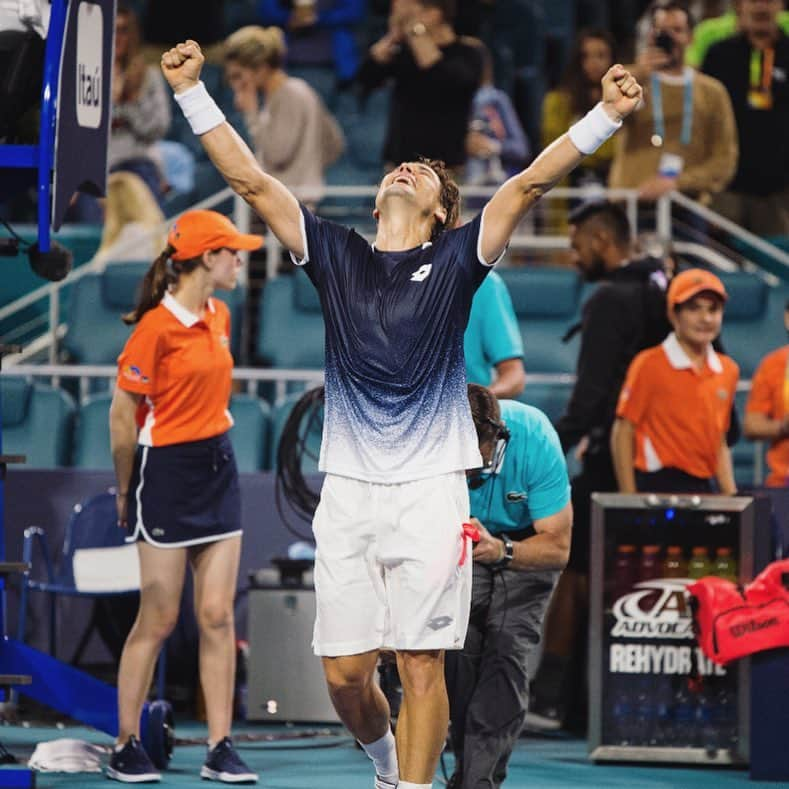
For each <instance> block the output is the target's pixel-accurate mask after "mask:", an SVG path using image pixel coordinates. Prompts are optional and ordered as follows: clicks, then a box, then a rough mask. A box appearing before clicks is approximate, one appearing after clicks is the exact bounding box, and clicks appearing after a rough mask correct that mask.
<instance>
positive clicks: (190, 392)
mask: <svg viewBox="0 0 789 789" xmlns="http://www.w3.org/2000/svg"><path fill="white" fill-rule="evenodd" d="M262 243H263V239H262V237H261V236H252V235H244V234H242V233H239V231H238V230H237V229H236V228H235V227H234V226H233V223H232V222H230V220H229V219H227V218H226V217H224V216H222V215H221V214H218V213H216V212H214V211H198V210H195V211H187V212H186V213H185V214H184V215H183V216H181V217H180V218H179V219H178V220H177V221H176V223H175V224H174V225H173V226H172V228H171V229H170V232H169V235H168V238H167V247H166V248H165V250H164V251H163V252H162V254H161V255H159V257H158V258H157V259H156V260H155V261H154V263H153V264H152V265H151V267H150V269H149V270H148V272H147V274H146V275H145V278H144V279H143V283H142V291H141V294H140V298H139V301H138V303H137V306H136V308H135V309H134V310H133V311H132V312H131V313H130V314H129V315H126V316H124V320H125V321H126V323H130V324H132V325H133V326H134V331H133V332H132V334H131V336H130V337H129V339H128V341H127V343H126V346H125V347H124V349H123V351H122V353H121V355H120V356H119V357H118V378H117V385H116V388H115V393H114V395H113V399H112V405H111V407H110V440H111V444H112V458H113V463H114V465H115V474H116V477H117V480H118V493H117V498H118V523H119V526H121V527H125V528H127V529H128V532H129V535H128V537H127V541H128V542H136V543H137V550H138V554H139V559H140V608H139V611H138V613H137V619H136V621H135V623H134V626H133V627H132V629H131V632H130V633H129V636H128V638H127V639H126V644H125V645H124V648H123V654H122V656H121V662H120V667H119V670H118V709H119V726H118V739H117V746H116V748H115V750H114V752H113V754H112V757H111V759H110V764H109V767H108V768H107V775H108V777H110V778H113V779H115V780H118V781H122V782H124V783H139V782H142V781H158V780H159V779H160V778H161V776H160V775H159V773H158V772H157V771H156V769H155V767H154V766H153V764H152V763H151V761H150V759H149V758H148V755H147V754H146V752H145V750H144V748H143V747H142V745H141V744H140V739H139V738H140V714H141V711H142V706H143V702H144V701H145V698H146V696H147V694H148V689H149V687H150V684H151V677H152V675H153V669H154V665H155V663H156V658H157V656H158V654H159V650H160V649H161V648H162V645H163V643H164V641H165V639H166V638H167V636H168V634H169V633H170V631H171V630H172V628H173V627H174V625H175V623H176V621H177V619H178V609H179V605H180V600H181V591H182V588H183V584H184V575H185V572H186V564H187V561H188V562H189V563H190V565H191V567H192V572H193V574H194V587H195V611H196V614H197V623H198V627H199V631H200V680H201V685H202V688H203V693H204V695H205V702H206V713H207V717H208V755H207V758H206V761H205V764H204V765H203V767H202V769H201V771H200V775H201V777H202V778H207V779H209V780H218V781H223V782H227V783H239V782H251V781H256V780H257V775H256V774H255V773H253V772H252V771H251V770H250V769H249V768H248V767H247V766H246V765H245V764H244V762H243V761H242V760H241V758H240V757H239V756H238V754H237V753H236V752H235V750H234V748H233V744H232V742H231V740H230V737H229V735H230V724H231V721H232V707H233V705H232V699H233V685H234V675H235V633H234V628H233V600H234V597H235V590H236V576H237V575H238V564H239V557H240V553H241V506H240V498H239V486H238V471H237V469H236V462H235V458H234V456H233V447H232V445H231V443H230V439H229V438H228V435H227V431H228V430H229V429H230V427H232V425H233V419H232V417H231V416H230V412H229V411H228V402H229V400H230V388H231V373H232V369H233V357H232V356H231V355H230V348H229V338H230V315H229V312H228V309H227V306H226V305H225V304H224V303H223V302H221V301H219V300H217V299H215V298H213V297H212V295H211V294H212V293H213V291H214V290H215V289H217V288H218V289H221V290H232V289H233V288H234V287H235V286H236V278H237V276H238V271H239V268H240V265H241V263H240V260H239V257H238V251H239V250H242V249H243V250H253V249H258V248H259V247H260V246H261V244H262Z"/></svg>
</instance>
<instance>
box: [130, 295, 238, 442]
mask: <svg viewBox="0 0 789 789" xmlns="http://www.w3.org/2000/svg"><path fill="white" fill-rule="evenodd" d="M232 371H233V357H232V355H231V353H230V312H229V310H228V308H227V305H226V304H224V303H223V302H221V301H219V300H218V299H213V298H210V299H208V302H207V304H206V308H205V310H204V311H203V314H202V315H200V316H197V315H194V314H193V313H191V312H190V311H189V310H187V309H186V308H185V307H182V306H181V305H180V304H179V303H178V302H177V301H176V300H175V298H174V297H173V296H172V295H171V294H170V293H166V294H165V296H164V298H163V299H162V301H161V302H160V303H159V304H158V305H157V306H156V307H154V308H153V309H151V310H149V311H148V312H146V313H145V315H143V317H142V320H140V322H139V323H138V324H137V325H136V326H135V328H134V331H133V332H132V334H131V336H130V337H129V339H128V341H127V342H126V346H125V347H124V349H123V351H122V353H121V355H120V356H119V357H118V378H117V385H118V386H119V387H120V388H121V389H123V390H125V391H127V392H133V393H134V394H139V395H142V396H143V399H142V401H141V402H140V407H139V409H138V411H137V423H138V426H139V428H140V433H139V439H138V441H139V443H140V444H142V445H144V446H165V445H168V444H181V443H184V442H187V441H199V440H201V439H204V438H211V437H213V436H217V435H220V434H222V433H225V432H227V431H228V430H229V429H230V428H231V427H232V425H233V418H232V417H231V416H230V411H229V410H228V403H229V402H230V389H231V379H232Z"/></svg>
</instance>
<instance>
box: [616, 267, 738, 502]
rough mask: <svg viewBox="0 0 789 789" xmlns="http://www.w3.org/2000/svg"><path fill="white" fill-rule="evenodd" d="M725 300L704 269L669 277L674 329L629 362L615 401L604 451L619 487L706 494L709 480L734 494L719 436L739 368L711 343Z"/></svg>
mask: <svg viewBox="0 0 789 789" xmlns="http://www.w3.org/2000/svg"><path fill="white" fill-rule="evenodd" d="M726 298H727V296H726V289H725V288H724V286H723V283H722V282H721V281H720V280H719V279H718V278H717V277H716V276H715V275H714V274H712V273H710V272H709V271H705V270H703V269H688V270H687V271H683V272H682V273H680V274H678V275H677V276H676V277H674V279H673V280H672V281H671V285H670V286H669V289H668V295H667V303H668V316H669V320H670V321H671V324H672V326H673V327H674V331H673V332H672V333H671V334H670V335H669V336H668V337H667V338H666V339H665V340H664V341H663V343H662V344H661V345H658V346H656V347H654V348H649V349H647V350H645V351H642V352H641V353H639V354H638V356H636V358H635V359H633V363H632V364H631V365H630V368H629V369H628V371H627V378H626V379H625V383H624V386H623V387H622V392H621V394H620V396H619V402H618V404H617V409H616V421H615V422H614V427H613V430H612V432H611V452H612V455H613V458H614V468H615V470H616V478H617V483H618V486H619V490H620V492H622V493H635V492H636V491H645V492H651V491H656V492H672V493H675V492H682V491H687V492H696V493H711V492H713V491H715V489H716V484H715V483H717V490H718V491H720V492H721V493H724V494H727V495H734V494H735V493H736V492H737V486H736V484H735V482H734V471H733V469H732V460H731V452H730V450H729V447H728V445H727V443H726V433H727V431H728V429H729V420H730V416H731V409H732V404H733V403H734V394H735V391H736V389H737V378H738V376H739V368H738V367H737V365H736V363H735V362H734V361H733V360H732V359H730V358H729V357H728V356H725V355H723V354H718V353H716V352H715V351H714V350H713V348H712V343H713V341H714V340H715V339H716V338H717V337H718V335H719V334H720V330H721V323H722V322H723V306H724V303H725V302H726ZM677 404H681V407H679V408H678V407H677Z"/></svg>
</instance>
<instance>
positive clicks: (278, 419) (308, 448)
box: [269, 392, 323, 474]
mask: <svg viewBox="0 0 789 789" xmlns="http://www.w3.org/2000/svg"><path fill="white" fill-rule="evenodd" d="M302 394H303V393H302V392H297V393H296V394H292V395H289V396H288V397H286V398H284V399H283V400H281V401H280V402H279V403H277V404H276V405H275V406H274V410H273V412H272V420H271V421H272V440H271V456H270V461H269V466H270V467H271V468H272V469H276V468H277V450H278V449H279V441H280V438H281V437H282V431H283V429H284V428H285V423H286V422H287V421H288V417H289V416H290V412H291V411H292V410H293V406H295V405H296V403H297V402H298V400H299V398H300V397H301V396H302ZM322 436H323V408H321V409H320V411H319V413H318V414H317V416H316V417H315V418H314V419H307V418H305V419H302V421H301V424H300V426H299V437H300V438H301V440H302V441H303V453H302V461H301V471H302V473H303V474H316V473H317V472H318V458H319V457H320V451H321V438H322Z"/></svg>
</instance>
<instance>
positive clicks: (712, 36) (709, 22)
mask: <svg viewBox="0 0 789 789" xmlns="http://www.w3.org/2000/svg"><path fill="white" fill-rule="evenodd" d="M741 16H742V0H734V8H732V9H730V10H728V11H726V13H725V14H721V15H720V16H715V17H712V18H711V19H705V20H704V21H703V22H699V23H698V24H697V25H696V27H694V28H693V41H691V42H690V46H689V47H688V48H687V49H686V50H685V62H686V63H687V64H688V65H689V66H693V67H694V68H701V67H702V64H703V63H704V58H705V57H706V56H707V52H708V51H709V48H710V47H711V46H712V45H713V44H717V43H718V42H719V41H724V40H725V39H727V38H731V37H732V36H736V35H738V34H739V33H740V32H742V31H741V27H740V18H741ZM778 24H779V26H780V27H781V30H783V31H784V33H786V34H789V11H780V12H779V14H778Z"/></svg>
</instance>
